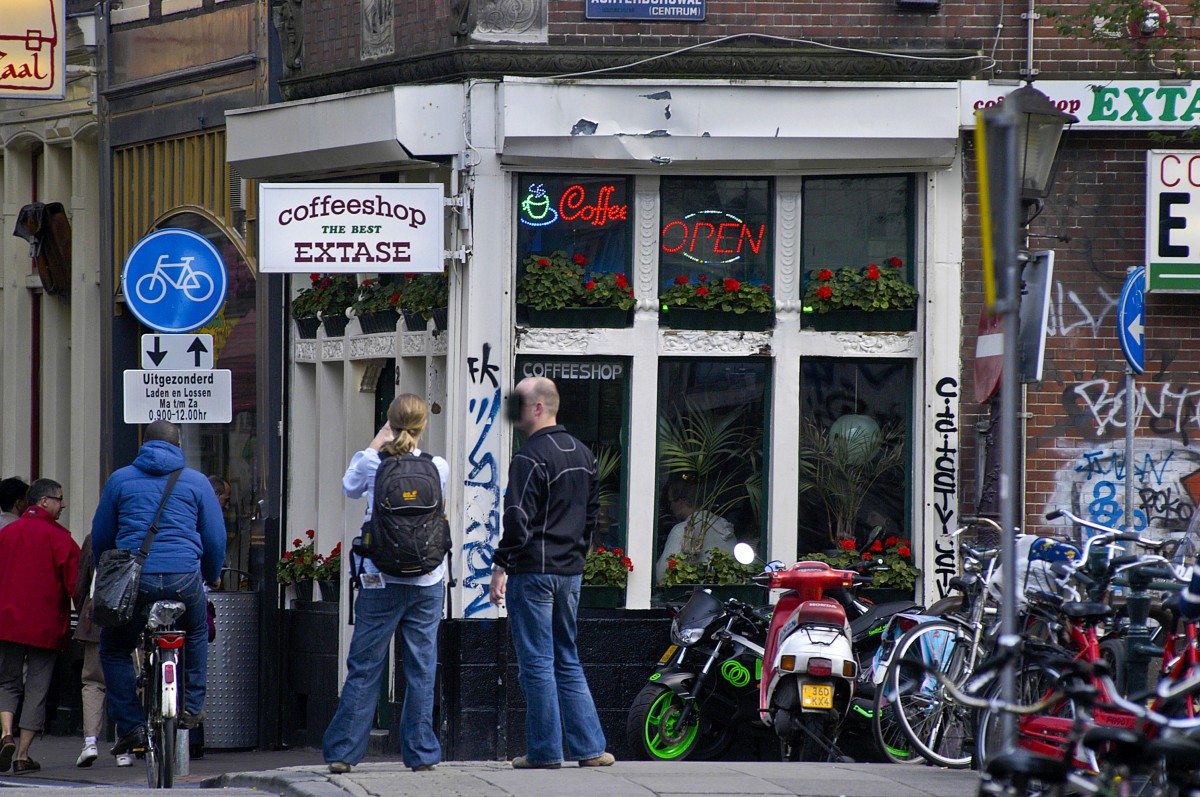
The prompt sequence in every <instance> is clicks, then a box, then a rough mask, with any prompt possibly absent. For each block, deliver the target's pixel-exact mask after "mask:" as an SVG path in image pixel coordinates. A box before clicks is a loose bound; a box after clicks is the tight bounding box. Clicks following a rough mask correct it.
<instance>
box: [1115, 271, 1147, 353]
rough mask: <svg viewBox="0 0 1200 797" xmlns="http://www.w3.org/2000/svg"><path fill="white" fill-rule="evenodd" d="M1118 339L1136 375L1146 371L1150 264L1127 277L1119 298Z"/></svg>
mask: <svg viewBox="0 0 1200 797" xmlns="http://www.w3.org/2000/svg"><path fill="white" fill-rule="evenodd" d="M1117 339H1118V340H1119V341H1120V343H1121V351H1123V352H1125V360H1126V361H1127V362H1128V363H1129V368H1130V369H1131V370H1132V371H1133V372H1134V373H1135V374H1142V373H1145V372H1146V267H1145V266H1138V267H1137V268H1135V269H1134V270H1133V271H1131V272H1130V273H1129V276H1128V277H1126V278H1125V286H1124V287H1123V288H1121V298H1120V299H1118V300H1117Z"/></svg>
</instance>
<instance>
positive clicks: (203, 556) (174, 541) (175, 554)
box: [92, 421, 225, 755]
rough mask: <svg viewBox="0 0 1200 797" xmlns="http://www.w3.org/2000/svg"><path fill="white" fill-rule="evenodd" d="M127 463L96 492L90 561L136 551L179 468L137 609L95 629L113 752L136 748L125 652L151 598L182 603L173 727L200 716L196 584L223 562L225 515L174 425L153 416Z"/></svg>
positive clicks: (136, 710) (203, 629)
mask: <svg viewBox="0 0 1200 797" xmlns="http://www.w3.org/2000/svg"><path fill="white" fill-rule="evenodd" d="M143 441H144V442H143V444H142V448H141V450H140V451H139V452H138V456H137V459H135V460H134V461H133V464H132V465H129V466H127V467H124V468H121V469H120V470H118V471H117V472H116V473H114V474H113V475H112V476H111V477H110V478H109V480H108V482H107V483H106V484H105V485H104V491H103V492H102V493H101V494H100V505H99V506H98V507H96V517H95V518H94V519H93V520H92V550H93V552H94V554H95V558H96V561H99V560H100V556H101V555H102V554H103V553H104V552H105V551H107V550H109V549H111V548H126V549H129V550H136V549H138V548H140V547H141V545H142V541H143V540H144V539H145V537H146V531H147V530H148V529H149V528H150V524H151V523H152V522H153V521H154V515H155V513H156V512H158V505H159V503H160V501H162V497H163V491H164V490H165V488H166V485H167V480H168V478H169V476H170V475H171V473H173V472H174V471H177V470H182V473H180V475H179V481H178V482H177V483H176V484H175V487H174V489H173V490H172V492H171V495H170V496H169V497H168V498H167V501H166V504H165V505H164V506H163V510H162V515H161V516H160V517H159V520H158V533H157V535H156V536H155V538H154V542H153V543H152V545H151V547H150V554H149V556H147V557H146V562H145V565H144V566H143V568H142V580H141V584H140V585H139V587H138V602H137V609H136V610H135V611H134V613H133V618H132V619H131V620H130V621H129V622H128V623H126V624H125V625H123V626H119V627H117V628H105V629H102V630H101V632H100V664H101V666H102V667H103V669H104V679H105V681H106V683H107V687H108V713H109V716H110V717H111V718H112V720H113V722H114V723H115V724H116V726H117V736H118V737H119V738H118V739H117V743H116V744H115V745H114V746H113V748H112V754H113V755H122V754H125V753H129V752H130V751H132V750H138V749H141V748H142V747H143V746H144V744H145V734H146V729H145V725H146V717H145V714H144V712H143V711H142V706H141V703H139V702H138V698H137V693H136V691H135V680H136V676H135V675H134V671H133V661H132V659H131V654H132V653H133V649H134V648H135V647H136V646H137V641H138V636H139V634H141V632H142V629H143V628H144V627H145V625H146V615H147V612H148V610H149V607H150V605H151V604H153V603H154V602H155V601H158V600H178V601H181V602H183V603H184V604H185V605H186V606H187V611H186V612H184V615H183V617H181V618H180V620H179V625H180V627H182V628H183V630H184V633H185V635H186V641H185V642H184V684H183V685H184V711H183V715H182V716H181V717H180V720H179V727H180V728H184V729H186V728H191V727H194V726H195V725H197V724H198V723H199V722H200V721H201V720H202V719H203V708H204V692H205V682H206V675H207V671H208V617H207V612H206V604H205V595H204V582H208V583H209V584H213V585H215V584H217V583H218V581H219V579H220V577H221V566H222V564H223V563H224V561H225V521H224V518H223V517H222V516H221V506H220V504H219V503H217V496H216V494H215V493H213V489H212V486H211V485H210V484H209V483H208V479H207V478H206V477H205V476H204V475H203V474H201V473H200V472H199V471H195V470H192V469H191V468H188V467H185V466H184V458H183V450H182V449H180V447H179V427H178V426H175V425H174V424H172V423H168V422H167V421H154V422H153V423H151V424H150V425H149V426H147V427H146V432H145V436H144V438H143Z"/></svg>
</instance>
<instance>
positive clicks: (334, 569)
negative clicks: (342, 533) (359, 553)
mask: <svg viewBox="0 0 1200 797" xmlns="http://www.w3.org/2000/svg"><path fill="white" fill-rule="evenodd" d="M341 576H342V544H341V543H340V542H339V543H338V544H337V545H335V546H333V550H332V551H330V552H329V555H328V556H322V555H321V554H317V567H316V571H315V572H314V574H313V578H314V579H315V580H317V581H338V580H340V579H341Z"/></svg>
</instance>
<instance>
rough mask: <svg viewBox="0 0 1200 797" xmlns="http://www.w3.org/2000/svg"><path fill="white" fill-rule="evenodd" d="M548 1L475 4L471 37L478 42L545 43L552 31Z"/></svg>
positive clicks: (500, 0) (507, 0)
mask: <svg viewBox="0 0 1200 797" xmlns="http://www.w3.org/2000/svg"><path fill="white" fill-rule="evenodd" d="M547 5H548V3H547V0H482V2H479V1H478V0H476V2H473V3H472V6H473V7H474V8H477V9H478V10H474V11H472V12H468V13H469V15H470V16H473V17H474V26H473V29H472V30H471V33H470V36H471V40H472V41H478V42H525V43H530V42H536V43H539V44H545V43H546V41H547V40H548V35H547V34H548V32H549V17H550V15H549V12H548V9H547Z"/></svg>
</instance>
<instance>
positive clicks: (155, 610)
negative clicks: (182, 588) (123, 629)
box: [146, 601, 187, 629]
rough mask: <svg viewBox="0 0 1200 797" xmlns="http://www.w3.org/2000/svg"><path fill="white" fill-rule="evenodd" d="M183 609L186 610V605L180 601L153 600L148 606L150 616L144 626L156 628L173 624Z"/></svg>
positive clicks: (181, 614) (180, 615)
mask: <svg viewBox="0 0 1200 797" xmlns="http://www.w3.org/2000/svg"><path fill="white" fill-rule="evenodd" d="M185 611H187V606H185V605H184V604H183V603H181V602H180V601H155V602H154V604H153V605H152V606H151V607H150V617H149V619H148V620H147V621H146V626H147V627H148V628H151V629H158V628H166V627H167V626H170V625H174V624H175V621H176V620H178V619H179V618H180V617H182V616H183V613H184V612H185Z"/></svg>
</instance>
